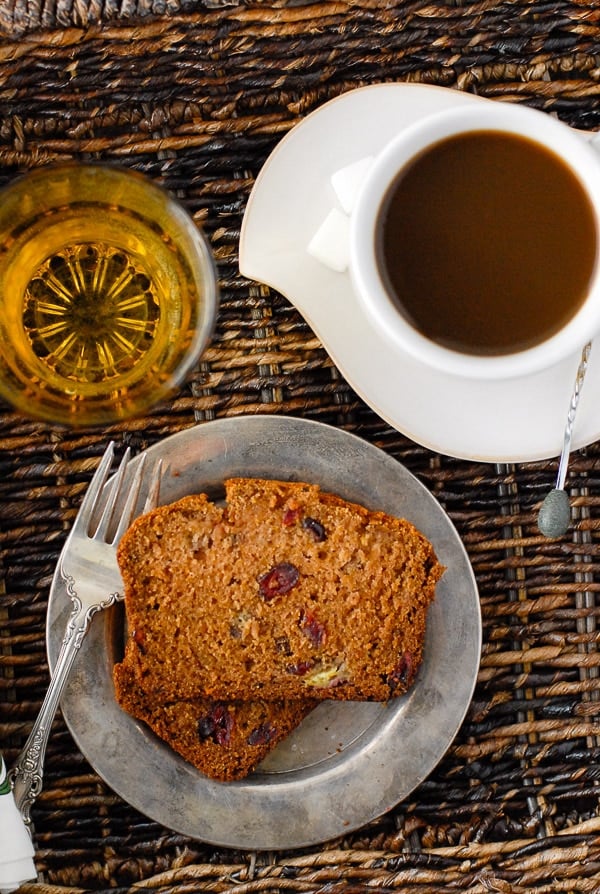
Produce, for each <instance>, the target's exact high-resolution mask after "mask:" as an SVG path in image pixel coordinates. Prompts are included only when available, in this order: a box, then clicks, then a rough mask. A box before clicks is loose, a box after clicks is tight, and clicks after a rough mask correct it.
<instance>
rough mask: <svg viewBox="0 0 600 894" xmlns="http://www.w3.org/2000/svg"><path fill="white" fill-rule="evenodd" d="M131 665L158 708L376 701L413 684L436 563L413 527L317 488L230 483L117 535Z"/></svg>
mask: <svg viewBox="0 0 600 894" xmlns="http://www.w3.org/2000/svg"><path fill="white" fill-rule="evenodd" d="M118 559H119V565H120V568H121V573H122V575H123V580H124V583H125V605H126V612H127V618H128V625H129V630H130V636H129V639H128V642H127V646H126V653H125V658H124V662H123V664H124V667H125V668H126V669H127V670H128V671H129V672H130V673H131V674H133V676H134V678H135V680H136V681H137V683H138V685H140V686H141V687H143V689H144V691H145V692H146V693H151V694H152V697H153V698H154V699H155V700H156V701H157V703H160V702H164V701H181V700H190V699H198V698H205V697H206V696H208V697H210V698H212V699H223V700H228V701H229V700H250V701H252V700H263V699H266V700H287V699H292V700H296V699H299V700H306V699H322V698H336V699H372V700H380V701H384V700H386V699H388V698H389V697H390V696H394V695H397V694H400V693H402V692H404V691H406V689H407V688H408V687H409V686H410V684H411V683H412V681H413V679H414V676H415V674H416V671H417V668H418V667H419V665H420V663H421V660H422V652H423V640H424V635H425V624H426V616H427V610H428V607H429V604H430V603H431V600H432V599H433V597H434V590H435V585H436V582H437V580H438V579H439V577H440V575H441V573H442V570H443V569H442V568H441V566H440V565H439V563H438V561H437V559H436V556H435V554H434V551H433V548H432V546H431V544H430V543H429V542H428V541H427V540H426V538H425V537H423V535H421V534H420V533H419V532H418V531H417V530H416V529H415V528H414V527H413V526H412V525H411V524H410V523H409V522H407V521H404V520H400V519H397V518H394V517H390V516H388V515H385V514H384V513H382V512H370V511H368V510H366V509H365V508H363V507H362V506H358V505H356V504H352V503H348V502H346V501H344V500H342V499H340V498H339V497H336V496H334V495H331V494H327V493H322V492H321V491H320V489H319V488H318V487H317V486H316V485H310V484H305V483H289V482H278V481H265V480H261V479H241V478H238V479H232V480H230V481H228V482H226V506H225V507H224V508H222V507H220V506H217V505H215V504H214V503H211V502H210V501H209V500H208V498H207V497H206V496H205V495H202V494H201V495H195V496H190V497H185V498H183V499H182V500H180V501H178V502H177V503H174V504H172V505H170V506H164V507H160V508H158V509H156V510H154V511H152V512H151V513H149V514H147V515H145V516H143V517H142V518H139V519H138V520H137V521H136V522H135V523H134V524H133V525H132V527H131V528H130V530H129V531H128V532H127V534H126V535H125V537H124V538H123V540H122V541H121V544H120V547H119V551H118Z"/></svg>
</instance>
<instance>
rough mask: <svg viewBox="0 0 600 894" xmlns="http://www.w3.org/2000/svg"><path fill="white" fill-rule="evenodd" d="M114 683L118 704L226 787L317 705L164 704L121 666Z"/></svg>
mask: <svg viewBox="0 0 600 894" xmlns="http://www.w3.org/2000/svg"><path fill="white" fill-rule="evenodd" d="M114 679H115V693H116V697H117V701H118V703H119V704H120V705H121V707H122V708H123V709H124V710H125V711H127V713H128V714H131V716H132V717H135V718H136V719H137V720H142V721H143V722H144V723H146V724H147V725H148V726H149V727H150V729H152V730H153V731H154V732H155V733H156V735H157V736H159V737H160V738H161V739H163V740H164V741H165V742H166V743H167V744H168V745H170V747H171V748H172V749H173V750H174V751H176V752H177V753H178V754H180V755H181V756H182V757H183V758H185V760H187V761H189V763H191V764H193V765H194V766H195V767H197V768H198V770H200V771H201V772H202V773H204V774H205V775H206V776H210V777H211V778H213V779H218V780H220V781H222V782H229V781H231V780H234V779H242V778H244V777H245V776H247V775H248V774H249V773H251V772H252V770H254V769H255V768H256V766H257V765H258V764H259V763H260V762H261V761H262V760H263V758H264V757H266V755H267V754H268V753H269V752H270V751H271V750H272V749H273V748H274V747H275V745H277V743H278V742H280V741H281V740H282V739H283V738H284V737H285V736H287V735H289V733H291V732H292V730H293V729H295V728H296V726H298V724H299V723H300V722H301V721H302V720H303V719H304V718H305V717H306V715H307V714H308V713H309V711H310V710H311V709H312V708H313V707H314V706H315V705H316V704H317V702H310V701H293V702H265V701H254V702H225V701H219V700H214V699H207V698H204V699H190V700H188V701H183V700H177V701H162V700H160V699H157V698H156V697H155V696H154V694H152V693H148V692H146V691H145V690H144V689H143V688H142V687H141V686H140V685H139V684H138V682H137V681H136V679H135V676H134V674H133V673H132V671H131V670H130V669H129V668H127V667H125V666H123V665H118V666H117V667H116V668H115V673H114Z"/></svg>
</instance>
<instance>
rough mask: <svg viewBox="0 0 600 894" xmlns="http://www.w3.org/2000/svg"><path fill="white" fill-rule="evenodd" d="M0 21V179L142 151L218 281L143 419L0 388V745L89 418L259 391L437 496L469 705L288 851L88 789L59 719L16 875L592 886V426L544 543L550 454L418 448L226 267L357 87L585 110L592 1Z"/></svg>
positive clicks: (218, 7) (592, 118)
mask: <svg viewBox="0 0 600 894" xmlns="http://www.w3.org/2000/svg"><path fill="white" fill-rule="evenodd" d="M0 33H1V34H2V40H1V41H0V108H1V109H2V115H1V117H0V185H3V184H5V183H8V182H10V181H11V180H12V179H13V178H14V177H15V176H16V175H18V174H19V173H21V172H23V171H24V170H27V169H29V168H31V167H34V166H38V165H42V164H47V163H51V162H55V161H64V160H68V159H78V160H82V161H86V160H95V161H105V162H110V163H119V164H122V165H125V166H128V167H131V168H135V169H137V170H140V171H142V172H144V173H146V174H148V175H149V176H151V177H153V178H154V179H155V180H156V181H157V182H159V183H162V184H163V185H164V186H165V187H166V188H167V189H169V190H171V191H172V192H173V193H174V194H175V195H176V196H178V197H179V199H180V200H181V201H182V202H183V203H184V204H185V205H186V207H187V208H188V210H189V211H190V213H191V214H192V215H193V216H194V218H195V220H196V221H197V223H198V224H199V225H200V226H202V228H203V229H204V230H205V232H206V234H207V236H208V237H209V239H210V242H211V245H212V249H213V251H214V254H215V258H216V260H217V265H218V272H219V280H220V286H221V291H222V304H221V308H220V313H219V319H218V324H217V330H216V332H215V336H214V339H213V341H212V343H211V345H210V346H209V348H208V349H207V350H206V352H205V354H204V356H203V357H202V359H201V361H200V363H199V364H198V367H197V369H196V370H194V372H193V373H192V375H191V376H190V377H189V380H188V381H187V382H186V384H185V385H184V387H182V388H181V390H180V391H179V393H177V394H176V395H175V396H174V397H173V398H172V400H170V401H168V402H166V403H165V404H163V405H162V406H160V407H157V408H156V409H155V410H154V411H153V412H152V413H150V414H149V415H148V416H147V417H145V418H143V419H138V420H134V421H131V422H128V423H124V424H122V425H115V426H113V427H111V428H110V429H108V430H106V431H102V432H99V431H93V430H90V431H87V430H85V431H78V432H70V431H65V430H62V429H58V428H55V427H53V426H50V425H45V424H41V423H35V422H31V421H29V420H27V419H25V418H23V417H21V416H19V415H17V414H15V413H13V412H12V411H11V410H10V408H9V407H6V406H0V743H2V749H3V751H4V754H5V758H6V760H7V763H8V764H9V765H10V763H11V761H12V760H14V758H15V756H16V754H17V753H18V750H19V748H20V747H21V746H22V745H23V743H24V741H25V738H26V736H27V733H28V730H29V729H30V727H31V724H32V722H33V718H34V716H35V714H36V712H37V710H38V708H39V706H40V703H41V700H42V698H43V695H44V692H45V689H46V686H47V683H48V668H47V663H46V656H45V614H46V607H47V601H48V593H49V588H50V582H51V578H52V573H53V570H54V566H55V564H56V560H57V557H58V554H59V551H60V548H61V546H62V544H63V542H64V539H65V537H66V532H67V531H68V529H69V527H70V525H71V524H72V522H73V519H74V517H75V514H76V512H77V508H78V506H79V503H80V501H81V497H82V494H83V492H84V490H85V487H86V485H87V483H88V482H89V479H90V477H91V474H92V470H93V468H94V467H95V464H96V462H97V459H98V457H99V455H100V454H101V452H102V450H103V447H104V446H105V444H106V440H107V439H108V438H109V437H112V438H114V439H115V440H116V441H117V442H118V444H119V446H120V447H122V446H124V445H125V444H130V445H131V446H132V447H133V449H134V450H136V451H137V450H141V449H144V448H145V447H147V446H149V445H151V444H153V443H156V442H157V441H158V440H160V439H162V438H163V437H165V436H166V435H168V434H171V433H173V432H175V431H179V430H182V429H184V428H187V427H190V426H192V425H196V424H201V423H202V422H203V421H206V420H210V419H215V418H223V417H226V416H235V415H244V414H258V413H261V414H269V413H271V414H272V413H277V414H288V415H294V416H302V417H305V418H310V419H316V420H320V421H322V422H327V423H330V424H332V425H336V426H338V427H340V428H342V429H345V430H347V431H351V432H354V433H356V434H358V435H359V436H361V437H363V438H365V439H366V440H368V441H370V442H371V443H373V444H376V445H377V446H379V447H381V448H382V449H384V450H385V451H387V452H388V453H389V454H390V455H392V456H394V457H396V458H397V459H398V460H400V461H401V462H403V463H404V464H405V465H406V466H407V467H408V468H409V469H410V470H411V471H412V472H414V474H416V475H417V476H418V477H419V478H420V479H421V480H422V481H423V482H424V483H425V484H426V485H427V487H428V488H429V489H430V490H431V491H432V492H433V493H434V495H435V496H436V497H437V498H438V500H439V501H440V502H441V504H442V505H443V506H444V507H445V508H446V510H447V511H448V513H449V514H450V517H451V518H452V520H453V521H454V523H455V524H456V526H457V528H458V530H459V533H460V534H461V536H462V538H463V540H464V543H465V546H466V548H467V550H468V553H469V556H470V559H471V562H472V564H473V568H474V571H475V574H476V577H477V582H478V585H479V589H480V595H481V607H482V613H483V623H484V644H483V654H482V662H481V669H480V673H479V678H478V683H477V687H476V691H475V695H474V698H473V702H472V705H471V707H470V709H469V712H468V715H467V717H466V720H465V722H464V724H463V726H462V728H461V730H460V732H459V734H458V736H457V738H456V740H455V742H454V743H453V745H452V746H451V748H450V749H449V751H448V753H447V754H446V756H445V757H444V758H443V759H442V761H441V762H440V764H439V765H438V767H436V769H435V770H434V771H433V772H432V773H431V775H430V776H429V777H428V779H426V780H425V781H424V782H423V783H422V784H421V785H420V786H419V787H418V788H417V789H416V790H415V792H413V794H412V795H411V796H410V797H408V798H407V799H406V800H405V801H404V802H402V803H400V804H398V805H397V806H396V807H395V808H394V809H392V810H390V811H389V812H388V813H387V814H385V815H384V816H383V817H381V818H379V819H377V820H374V821H373V822H372V823H370V824H369V825H367V826H366V827H365V828H363V829H360V830H358V831H356V832H353V833H351V834H348V835H347V836H345V837H344V838H342V839H339V840H336V841H333V842H328V843H326V844H323V845H322V846H320V847H312V848H307V849H304V850H302V851H300V852H293V853H292V852H290V853H287V852H286V853H273V854H265V853H254V852H241V851H239V852H238V851H231V850H226V849H220V848H216V847H213V846H209V845H206V844H203V843H201V842H196V841H192V840H189V839H186V838H184V837H182V836H180V835H178V834H176V833H174V832H171V831H170V830H168V829H164V828H161V827H159V826H158V825H157V824H156V823H153V822H152V821H150V820H148V819H147V818H145V817H143V816H141V815H140V814H138V813H137V812H136V811H135V810H133V808H131V807H129V805H127V804H126V803H124V802H123V801H122V800H121V799H120V798H118V797H117V796H116V795H115V794H114V793H113V792H112V791H111V790H110V789H109V788H108V787H107V786H106V785H105V783H103V781H102V780H101V779H100V778H99V777H98V776H97V775H96V774H95V773H94V771H93V770H92V768H91V767H90V766H89V765H88V764H87V763H86V761H85V759H84V758H83V757H82V755H81V754H80V752H79V751H78V749H77V747H76V745H75V744H74V742H73V740H72V738H71V735H70V733H69V731H68V730H67V728H66V726H65V725H64V722H63V720H62V718H61V717H60V716H59V717H58V718H57V720H56V723H55V726H54V729H53V735H52V737H51V742H50V747H49V754H48V760H47V769H46V778H45V787H44V790H43V792H42V794H41V796H40V798H39V800H38V802H37V804H36V806H35V808H34V822H35V829H36V847H37V856H36V860H37V866H38V869H39V872H40V879H39V881H38V882H36V883H32V884H28V885H26V886H25V887H24V889H23V890H24V892H25V894H75V892H87V891H102V890H106V891H108V890H110V891H113V892H114V891H132V892H134V891H140V890H146V891H147V890H150V889H151V890H152V891H154V892H157V894H160V892H165V894H166V892H169V894H188V892H216V894H233V892H236V894H250V892H264V891H268V892H276V891H277V892H327V894H352V892H358V891H361V892H362V891H367V890H377V891H383V892H389V891H398V892H410V894H432V892H438V891H442V890H443V891H452V890H461V891H468V892H472V894H484V892H490V891H497V892H511V894H525V892H531V891H536V892H597V891H599V890H600V811H599V801H598V795H599V791H600V789H599V775H600V771H599V766H600V764H599V758H600V708H599V694H600V684H599V680H598V669H599V667H600V652H599V651H598V641H599V634H598V616H599V612H600V609H599V607H598V597H597V593H598V588H599V586H600V584H599V580H600V578H599V571H600V567H599V563H600V556H599V535H600V521H599V520H598V505H599V503H600V448H599V447H598V445H592V446H590V447H589V448H587V449H586V450H581V451H579V452H577V453H575V454H574V455H573V457H572V461H571V466H570V469H569V476H568V481H567V486H568V489H569V493H570V496H571V501H572V505H573V517H574V523H573V525H572V527H571V529H570V530H569V532H568V533H567V535H565V537H563V538H561V539H560V540H556V541H548V540H545V539H544V538H542V537H541V535H540V534H539V532H538V530H537V526H536V516H537V510H538V508H539V505H540V502H541V500H542V499H543V497H544V496H545V494H546V493H547V491H548V489H549V488H550V487H551V486H552V484H553V481H554V478H555V474H556V467H555V463H554V462H539V463H528V464H526V465H508V464H504V465H493V464H485V463H477V462H468V461H461V460H455V459H451V458H449V457H446V456H442V455H438V454H435V453H432V452H430V451H428V450H426V449H425V448H422V447H420V446H419V445H416V444H414V443H412V442H411V441H410V440H409V439H408V438H406V437H404V436H403V435H401V434H399V433H398V432H396V431H394V430H393V429H391V428H390V427H389V426H388V425H386V424H385V423H384V422H382V420H381V419H379V418H378V417H377V416H376V415H375V414H374V413H373V412H372V411H371V410H370V409H369V408H368V407H367V406H365V405H364V404H363V403H362V401H361V400H360V399H359V398H358V397H357V395H356V394H355V393H354V392H353V391H352V389H351V388H350V387H349V386H348V384H347V383H346V382H345V381H344V378H343V376H341V375H340V373H339V371H338V370H337V369H336V368H335V366H334V364H333V363H332V361H331V359H330V358H329V356H328V354H327V352H326V350H325V349H324V348H323V346H322V345H321V344H320V343H319V341H318V339H317V337H316V336H315V334H314V333H313V332H312V331H311V329H310V327H309V326H308V325H307V324H306V322H305V321H304V320H303V319H302V318H301V317H300V315H299V314H298V312H297V311H296V310H295V309H294V308H293V306H292V305H291V304H290V303H289V302H288V301H287V300H286V299H285V298H284V297H283V296H281V295H279V294H277V293H276V292H275V291H274V290H272V289H269V288H267V287H266V286H263V285H261V284H258V283H255V282H251V281H248V280H246V279H244V278H243V277H241V276H240V274H239V271H238V267H237V245H238V238H239V232H240V226H241V220H242V215H243V212H244V208H245V204H246V202H247V199H248V195H249V193H250V190H251V188H252V185H253V183H254V181H255V178H256V176H257V175H258V173H259V171H260V168H261V166H262V164H263V163H264V161H265V159H266V158H267V156H268V154H269V153H270V151H271V150H272V149H273V148H274V147H275V145H276V144H277V142H278V141H279V140H280V139H281V137H282V136H283V135H284V134H286V133H287V132H288V131H289V130H290V128H291V127H292V126H293V125H294V124H296V123H298V122H299V121H301V120H302V119H303V117H304V116H305V115H306V114H308V113H309V112H311V111H312V110H313V109H315V108H317V107H318V106H319V105H321V104H322V103H323V102H325V101H327V100H329V99H331V98H333V97H334V96H337V95H339V94H340V93H342V92H345V91H347V90H349V89H352V88H354V87H359V86H362V85H366V84H372V83H377V82H382V81H397V80H402V81H412V82H421V83H430V84H437V85H440V86H444V87H447V88H448V89H455V90H463V91H468V92H473V93H478V94H480V95H482V96H487V97H489V98H493V99H497V100H498V101H503V102H523V103H527V104H529V105H531V106H534V107H536V108H540V109H543V110H545V111H547V112H549V113H551V114H554V115H557V116H558V117H560V118H561V119H562V120H564V121H565V122H567V123H569V124H571V125H573V126H576V127H579V128H582V129H597V128H599V127H600V104H599V102H598V97H599V94H600V11H599V10H598V8H597V6H596V4H590V3H589V2H585V0H580V2H570V3H567V2H545V0H540V2H536V3H531V2H521V0H504V2H489V0H479V2H468V0H462V2H459V0H456V2H454V3H442V2H438V0H429V2H424V0H418V2H417V0H413V2H404V3H402V2H397V0H388V2H385V3H384V2H378V0H361V2H360V3H358V2H357V3H352V2H343V0H333V2H315V3H305V2H303V0H294V2H286V0H276V2H273V3H265V2H262V0H246V2H244V3H238V2H235V0H234V2H227V3H222V4H221V3H219V2H218V0H216V2H213V3H211V2H202V3H200V2H181V3H179V2H175V0H172V2H170V0H138V2H135V0H131V2H127V0H120V2H116V0H107V2H99V0H89V2H86V0H66V2H63V0H46V2H42V0H8V2H7V0H2V2H0ZM405 387H410V383H399V388H405ZM559 436H560V435H559ZM149 784H150V783H149ZM357 784H358V785H364V786H368V785H369V780H368V779H362V780H357ZM199 809H201V805H200V806H199Z"/></svg>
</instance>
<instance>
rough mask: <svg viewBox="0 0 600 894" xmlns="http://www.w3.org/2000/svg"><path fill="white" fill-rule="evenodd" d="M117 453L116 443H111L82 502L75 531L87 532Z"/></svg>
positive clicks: (74, 525)
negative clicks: (83, 530)
mask: <svg viewBox="0 0 600 894" xmlns="http://www.w3.org/2000/svg"><path fill="white" fill-rule="evenodd" d="M114 453H115V442H114V441H110V443H109V444H108V447H107V448H106V450H105V451H104V454H103V456H102V459H101V460H100V463H99V465H98V468H97V469H96V471H95V472H94V477H93V478H92V480H91V481H90V483H89V485H88V489H87V491H86V492H85V496H84V498H83V500H82V501H81V506H80V508H79V512H78V513H77V517H76V519H75V522H74V524H73V530H75V529H78V530H79V529H81V528H84V529H85V530H86V531H87V528H88V525H89V523H90V519H91V517H92V514H93V512H94V508H95V506H96V503H97V501H98V497H99V496H100V494H101V493H102V488H103V487H104V484H105V482H106V479H107V478H108V473H109V471H110V467H111V465H112V461H113V456H114Z"/></svg>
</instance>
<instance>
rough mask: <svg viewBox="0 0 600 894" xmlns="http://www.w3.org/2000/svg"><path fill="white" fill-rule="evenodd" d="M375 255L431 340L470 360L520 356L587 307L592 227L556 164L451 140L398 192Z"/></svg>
mask: <svg viewBox="0 0 600 894" xmlns="http://www.w3.org/2000/svg"><path fill="white" fill-rule="evenodd" d="M377 240H378V241H377V251H378V254H379V257H380V267H381V269H382V270H383V275H384V280H385V282H386V288H387V289H388V291H389V292H390V295H391V296H392V297H393V299H394V301H395V302H396V303H397V306H398V309H399V310H400V312H401V313H402V314H403V315H404V316H405V317H407V318H408V319H409V320H410V321H411V322H412V324H413V325H414V326H415V327H416V328H417V329H418V330H419V331H420V332H422V333H423V334H424V335H426V336H427V337H429V338H430V339H432V340H434V341H436V342H438V343H439V344H442V345H444V346H446V347H449V348H453V349H455V350H458V351H462V352H464V353H468V354H483V355H498V354H508V353H512V352H514V351H519V350H523V349H525V348H528V347H532V346H533V345H535V344H537V343H539V342H541V341H543V340H544V339H546V338H548V337H549V336H551V335H552V334H553V333H555V332H556V331H557V330H559V329H560V328H561V327H562V326H563V325H564V324H565V323H566V322H567V321H568V320H569V319H570V317H572V316H573V314H574V313H575V311H576V310H577V309H578V308H579V306H580V305H581V303H582V302H583V301H584V299H585V297H586V294H587V291H588V285H589V282H590V279H591V277H592V274H593V271H594V266H595V262H596V243H597V235H596V224H595V217H594V211H593V209H592V206H591V203H590V201H589V199H588V197H587V195H586V193H585V191H584V189H583V187H582V186H581V184H580V182H579V180H578V178H577V177H576V176H575V175H574V174H573V173H572V171H571V170H570V169H569V168H568V167H567V166H566V165H565V164H564V162H563V161H562V160H561V159H559V158H558V157H557V156H556V155H554V153H552V152H550V151H548V150H546V149H545V148H544V147H541V146H539V145H538V144H536V143H534V142H533V141H532V140H529V139H525V138H522V137H518V136H514V135H511V134H505V133H502V132H500V131H477V132H474V133H467V134H462V135H460V136H456V137H451V138H449V139H445V140H442V141H441V142H439V143H437V144H436V145H434V146H433V147H431V148H430V149H428V150H427V151H425V152H424V153H423V154H422V155H420V156H419V157H418V158H417V159H416V160H415V161H414V162H413V163H412V164H411V165H410V166H409V167H408V169H407V170H405V171H404V172H403V173H402V174H401V175H400V177H399V178H398V179H397V181H396V182H395V183H394V184H393V185H392V187H391V188H390V190H389V191H388V194H387V196H386V199H385V201H384V204H383V206H382V213H381V215H380V221H379V232H378V237H377Z"/></svg>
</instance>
